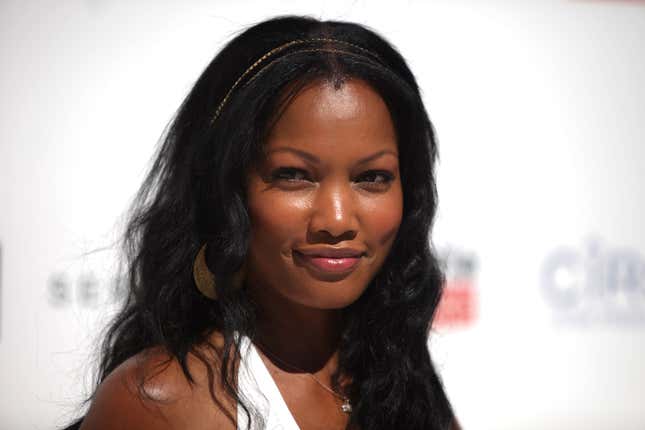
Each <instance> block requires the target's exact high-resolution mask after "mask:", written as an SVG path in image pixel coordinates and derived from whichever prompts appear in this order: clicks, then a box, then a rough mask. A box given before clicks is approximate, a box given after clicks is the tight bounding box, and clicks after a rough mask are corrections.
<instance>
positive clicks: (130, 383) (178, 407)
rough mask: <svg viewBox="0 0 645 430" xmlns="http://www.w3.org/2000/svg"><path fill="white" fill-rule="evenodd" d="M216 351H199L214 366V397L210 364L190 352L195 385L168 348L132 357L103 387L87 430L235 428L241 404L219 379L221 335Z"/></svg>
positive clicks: (85, 426)
mask: <svg viewBox="0 0 645 430" xmlns="http://www.w3.org/2000/svg"><path fill="white" fill-rule="evenodd" d="M211 344H213V345H214V346H215V349H213V348H205V347H200V348H198V350H197V352H198V354H200V355H201V356H202V357H203V358H204V359H206V360H208V362H209V363H212V365H213V373H212V377H213V380H212V388H213V393H214V394H215V398H216V399H217V402H218V403H219V404H217V403H215V401H214V400H213V398H212V397H211V393H210V389H209V385H210V384H209V377H208V370H207V367H206V365H205V364H204V363H203V362H202V361H201V360H200V359H199V358H198V357H197V355H195V354H192V353H191V354H188V357H187V366H188V370H189V372H190V374H191V376H192V378H193V382H192V383H191V382H190V381H189V380H188V379H187V378H186V375H185V374H184V372H183V369H182V367H181V365H180V364H179V362H178V360H177V359H176V358H175V357H173V356H172V355H170V354H169V353H168V352H167V351H165V350H164V349H162V348H151V349H148V350H145V351H142V352H140V353H139V354H137V355H135V356H133V357H131V358H130V359H128V360H126V361H125V362H123V363H122V364H121V365H120V366H119V367H117V368H116V369H115V370H114V371H113V372H112V373H110V375H108V377H107V378H105V380H104V381H103V382H102V383H101V384H100V386H99V387H98V390H97V391H96V393H95V395H94V398H93V400H92V404H91V405H90V409H89V410H88V412H87V414H86V416H85V419H84V421H83V425H82V426H81V430H113V429H122V428H136V429H141V430H146V429H160V430H164V429H168V430H169V429H186V428H190V429H202V428H204V429H206V428H208V429H214V428H215V429H224V430H228V429H232V430H233V429H235V427H236V424H235V416H236V404H235V402H234V401H233V399H232V398H231V397H230V396H229V395H227V394H226V392H225V390H224V388H223V386H222V384H221V381H220V379H219V371H220V360H219V357H218V356H217V352H218V351H217V348H221V345H222V342H221V337H219V335H217V334H216V335H213V336H212V337H211Z"/></svg>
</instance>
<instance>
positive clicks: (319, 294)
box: [295, 284, 366, 310]
mask: <svg viewBox="0 0 645 430" xmlns="http://www.w3.org/2000/svg"><path fill="white" fill-rule="evenodd" d="M365 290H366V288H356V287H353V288H352V287H349V286H346V285H345V286H344V285H341V284H326V285H321V286H318V287H317V288H316V289H315V291H308V292H307V294H306V295H299V296H300V297H298V298H296V300H295V301H297V302H298V303H300V304H301V305H303V306H307V307H310V308H314V309H325V310H332V309H343V308H346V307H347V306H349V305H351V304H352V303H354V302H355V301H356V300H358V299H359V297H360V296H361V295H362V294H363V292H365Z"/></svg>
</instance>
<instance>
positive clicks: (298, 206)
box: [248, 192, 309, 252]
mask: <svg viewBox="0 0 645 430" xmlns="http://www.w3.org/2000/svg"><path fill="white" fill-rule="evenodd" d="M272 194H273V193H270V192H266V193H264V194H251V195H250V196H249V201H248V208H249V218H250V221H251V246H252V247H253V246H256V247H257V246H263V247H270V249H271V251H275V250H276V247H277V248H278V249H280V250H281V251H282V252H287V251H288V250H289V249H290V248H291V245H292V243H293V242H294V241H295V240H296V239H297V238H298V237H300V236H301V235H302V231H303V229H305V228H306V220H305V214H306V213H307V210H308V207H309V202H308V200H307V199H306V198H297V197H295V196H291V197H285V196H284V195H283V196H280V197H278V196H276V195H272Z"/></svg>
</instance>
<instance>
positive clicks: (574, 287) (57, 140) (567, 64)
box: [0, 0, 645, 430]
mask: <svg viewBox="0 0 645 430" xmlns="http://www.w3.org/2000/svg"><path fill="white" fill-rule="evenodd" d="M280 14H307V15H312V16H316V17H319V18H325V19H340V20H350V21H357V22H360V23H363V24H366V25H368V26H370V27H371V28H373V29H375V30H376V31H378V32H379V33H381V34H383V35H384V36H385V37H386V38H387V39H388V40H390V41H391V42H392V43H393V44H394V45H395V46H396V47H397V48H398V49H399V50H400V51H401V52H402V54H403V55H404V56H405V57H406V58H407V59H408V60H409V63H410V66H411V68H412V70H413V72H414V73H415V75H416V77H417V79H418V81H419V84H420V87H421V88H422V91H423V97H424V100H425V102H426V104H427V108H428V111H429V113H430V116H431V119H432V121H433V123H434V125H435V128H436V130H437V135H438V139H439V145H440V161H439V163H438V167H437V174H438V188H439V201H440V204H439V214H438V218H437V222H436V224H435V227H434V231H433V235H432V237H431V238H429V240H431V241H432V244H433V246H434V247H435V248H436V250H437V252H438V253H439V255H440V256H441V260H442V262H443V264H444V268H445V270H446V275H447V282H446V292H445V296H444V298H443V301H442V304H441V307H440V309H439V312H438V315H437V319H436V322H435V324H434V326H433V329H432V335H431V339H430V344H429V347H430V349H431V351H432V353H433V356H434V360H435V362H436V365H437V367H438V368H439V370H440V372H441V375H442V377H443V380H444V383H445V386H446V390H447V392H448V394H449V396H450V399H451V401H452V402H453V405H454V408H455V410H456V412H457V415H458V416H459V418H460V420H461V422H462V425H463V427H464V429H466V430H471V429H473V430H478V429H492V430H497V429H509V430H510V429H616V428H620V429H643V428H645V410H644V408H643V407H642V405H643V400H642V399H643V398H645V372H644V371H645V365H644V363H645V228H644V227H643V218H644V215H645V193H644V192H643V185H644V184H645V54H644V53H645V49H643V47H644V46H645V2H638V1H564V0H562V1H555V0H554V1H532V2H529V1H526V2H524V1H520V2H503V1H474V0H473V1H450V2H449V1H429V2H422V1H408V2H403V3H396V4H395V3H393V2H385V1H383V2H367V1H355V2H341V1H338V2H322V3H321V2H313V1H312V2H302V1H300V2H296V1H291V2H281V3H280V5H277V4H276V5H269V4H268V3H266V2H259V1H243V2H228V1H206V0H201V1H197V0H194V1H183V2H178V1H177V2H170V1H168V2H153V1H138V2H126V1H112V0H84V1H81V0H77V1H64V2H57V3H56V5H55V7H54V5H53V4H52V3H49V2H44V1H43V2H39V1H26V2H22V1H3V2H1V3H0V64H2V66H1V67H0V94H2V97H1V98H0V209H1V210H0V428H2V429H51V428H55V427H56V426H59V425H63V424H65V423H66V422H68V421H69V420H70V419H71V418H73V417H75V416H76V415H77V414H79V413H81V412H82V411H83V407H82V404H81V402H82V399H83V398H84V396H86V395H88V393H89V392H90V390H91V387H92V378H93V371H94V369H95V365H96V346H97V342H98V340H99V339H100V337H101V333H102V330H103V329H104V327H105V325H106V323H107V322H108V321H109V320H110V318H111V317H112V316H113V315H114V312H115V311H116V310H117V308H118V303H119V299H120V298H121V297H122V296H123V291H122V290H120V288H119V285H120V283H119V279H118V275H117V273H118V270H117V269H118V263H119V253H118V248H117V247H116V246H115V241H116V239H117V236H118V233H119V232H120V229H121V228H122V226H123V222H124V219H125V217H124V214H125V210H126V208H127V205H128V203H129V202H130V201H131V199H132V197H133V195H134V193H135V192H136V190H137V188H138V186H139V183H140V182H141V180H142V179H143V175H144V173H145V171H146V169H147V167H148V163H149V161H150V159H151V157H152V155H153V152H154V149H155V146H156V143H157V141H158V139H159V137H160V135H161V133H162V131H163V129H164V127H165V125H166V124H167V122H168V121H169V119H170V118H171V117H172V115H173V113H174V111H175V110H176V109H177V107H178V106H179V104H180V103H181V101H182V99H183V97H184V96H185V95H186V94H187V92H188V91H189V89H190V88H191V85H192V84H193V83H194V81H195V80H196V78H197V77H198V76H199V74H200V73H201V71H202V70H203V68H204V67H205V65H206V64H207V63H208V62H209V61H210V59H211V58H212V56H213V55H214V54H215V53H216V52H217V51H218V50H219V49H220V48H221V47H222V46H223V44H224V43H226V41H228V40H230V38H231V37H232V36H233V35H234V34H235V33H236V32H237V31H239V30H240V29H242V28H243V27H245V26H248V25H250V24H252V23H255V22H257V21H260V20H262V19H265V18H267V17H270V16H274V15H280Z"/></svg>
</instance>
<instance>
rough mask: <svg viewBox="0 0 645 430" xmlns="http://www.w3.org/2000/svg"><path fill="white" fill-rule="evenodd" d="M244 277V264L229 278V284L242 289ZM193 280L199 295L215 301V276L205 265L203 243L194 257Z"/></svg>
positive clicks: (204, 246)
mask: <svg viewBox="0 0 645 430" xmlns="http://www.w3.org/2000/svg"><path fill="white" fill-rule="evenodd" d="M245 277H246V262H244V263H243V264H242V267H241V268H240V269H239V270H238V271H237V272H235V273H234V274H233V275H232V277H231V284H232V286H233V288H234V289H239V288H242V286H243V285H244V278H245ZM193 279H194V280H195V286H197V289H198V290H199V292H200V293H202V294H203V295H204V296H206V297H208V298H209V299H211V300H217V292H216V291H217V290H216V289H215V285H216V283H215V275H214V274H213V272H211V271H210V269H209V268H208V265H207V264H206V244H205V243H204V244H203V245H202V247H201V248H199V252H198V253H197V256H196V257H195V262H194V263H193Z"/></svg>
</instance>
